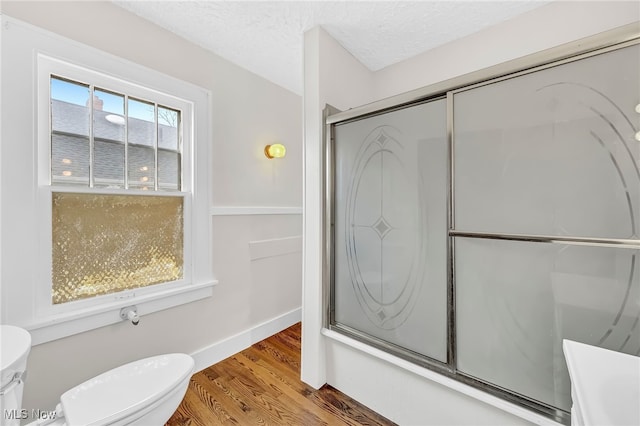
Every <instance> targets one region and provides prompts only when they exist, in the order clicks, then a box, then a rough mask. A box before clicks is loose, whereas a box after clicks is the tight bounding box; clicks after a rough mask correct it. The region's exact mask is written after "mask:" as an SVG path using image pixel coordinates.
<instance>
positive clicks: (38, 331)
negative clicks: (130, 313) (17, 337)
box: [24, 281, 218, 345]
mask: <svg viewBox="0 0 640 426" xmlns="http://www.w3.org/2000/svg"><path fill="white" fill-rule="evenodd" d="M217 283H218V282H217V281H211V282H206V283H201V284H192V285H188V286H184V287H180V288H173V289H168V290H164V291H159V292H155V293H152V294H147V295H143V296H138V297H136V298H130V299H125V300H120V301H116V302H111V303H106V304H103V305H100V306H94V307H91V308H87V309H82V310H78V311H74V312H69V313H65V314H60V315H55V316H51V317H47V318H45V319H42V320H40V321H37V322H33V323H30V324H26V325H25V326H24V328H26V329H27V330H28V331H29V332H30V333H31V339H32V345H39V344H41V343H46V342H50V341H52V340H57V339H61V338H63V337H67V336H71V335H74V334H78V333H82V332H85V331H89V330H93V329H96V328H99V327H104V326H107V325H111V324H115V323H118V322H121V321H122V319H121V318H120V309H121V308H124V307H126V306H131V305H135V306H136V307H137V309H138V315H139V316H140V317H141V321H144V315H147V314H150V313H153V312H157V311H161V310H164V309H169V308H173V307H175V306H178V305H183V304H185V303H190V302H195V301H196V300H200V299H205V298H207V297H210V296H211V295H212V294H213V286H215V285H216V284H217Z"/></svg>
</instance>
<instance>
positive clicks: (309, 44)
mask: <svg viewBox="0 0 640 426" xmlns="http://www.w3.org/2000/svg"><path fill="white" fill-rule="evenodd" d="M371 101H373V77H372V73H371V72H370V71H369V70H368V69H367V68H366V67H365V66H364V65H362V64H361V63H360V62H358V61H357V60H356V59H355V58H354V57H353V56H351V55H350V54H349V53H348V52H347V51H345V50H344V49H343V48H342V47H341V46H340V45H339V44H338V43H337V42H336V41H335V40H334V39H333V38H331V37H330V36H329V35H328V34H327V33H326V32H325V31H324V30H323V29H321V28H319V27H316V28H313V29H311V30H309V31H308V32H307V33H306V34H305V37H304V126H305V127H304V150H305V156H304V166H305V167H304V177H305V192H304V212H305V214H304V225H303V226H304V265H303V271H304V272H303V273H304V289H303V302H302V305H303V314H302V315H303V321H302V367H301V370H302V371H301V375H302V380H303V381H305V382H307V383H308V384H310V385H311V386H314V387H316V388H319V387H320V386H322V385H323V384H325V383H326V375H325V365H326V363H325V359H324V353H325V351H324V340H323V339H322V336H321V335H320V329H321V328H322V324H323V322H322V321H323V309H322V300H323V298H324V292H323V288H322V274H323V270H322V262H321V258H322V250H323V247H322V205H323V204H322V178H321V177H322V145H323V144H322V141H321V136H322V111H323V109H324V108H325V105H326V104H327V103H330V104H331V105H332V106H333V107H335V108H338V109H339V110H346V109H349V108H352V107H355V106H358V105H361V104H363V103H368V102H371Z"/></svg>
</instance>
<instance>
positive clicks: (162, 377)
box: [60, 354, 194, 425]
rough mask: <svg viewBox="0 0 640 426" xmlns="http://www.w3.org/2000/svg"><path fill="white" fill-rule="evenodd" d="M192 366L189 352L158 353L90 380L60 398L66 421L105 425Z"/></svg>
mask: <svg viewBox="0 0 640 426" xmlns="http://www.w3.org/2000/svg"><path fill="white" fill-rule="evenodd" d="M193 365H194V362H193V358H191V357H190V356H189V355H185V354H168V355H159V356H155V357H151V358H145V359H141V360H139V361H134V362H132V363H129V364H126V365H123V366H120V367H117V368H114V369H113V370H110V371H107V372H106V373H103V374H101V375H99V376H96V377H94V378H92V379H90V380H87V381H86V382H84V383H82V384H80V385H78V386H76V387H74V388H73V389H70V390H68V391H67V392H65V393H64V394H63V395H62V396H61V397H60V403H61V405H62V410H63V411H64V416H65V418H66V419H67V424H69V425H95V424H100V425H104V424H110V423H113V422H116V421H118V420H119V419H122V418H125V417H128V416H130V415H131V414H133V413H135V412H136V411H139V410H141V409H143V408H145V407H147V406H149V405H151V404H153V403H154V402H156V401H157V400H159V399H160V398H162V397H163V396H165V395H166V394H167V393H169V392H171V391H172V390H173V389H174V388H175V387H176V386H178V385H179V384H180V383H181V382H183V381H184V380H185V379H186V378H188V377H190V376H191V374H192V372H193Z"/></svg>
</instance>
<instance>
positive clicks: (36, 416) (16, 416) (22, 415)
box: [3, 408, 56, 420]
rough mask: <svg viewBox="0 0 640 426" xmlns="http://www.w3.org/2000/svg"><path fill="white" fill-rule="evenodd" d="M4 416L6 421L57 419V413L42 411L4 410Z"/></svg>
mask: <svg viewBox="0 0 640 426" xmlns="http://www.w3.org/2000/svg"><path fill="white" fill-rule="evenodd" d="M3 416H4V419H5V420H27V419H33V420H53V419H55V418H56V411H55V410H53V411H47V410H40V409H35V408H34V409H32V410H26V409H22V410H18V409H13V410H4V412H3Z"/></svg>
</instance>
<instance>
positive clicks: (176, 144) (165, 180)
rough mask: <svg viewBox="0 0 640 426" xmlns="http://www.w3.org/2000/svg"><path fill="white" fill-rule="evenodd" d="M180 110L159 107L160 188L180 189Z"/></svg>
mask: <svg viewBox="0 0 640 426" xmlns="http://www.w3.org/2000/svg"><path fill="white" fill-rule="evenodd" d="M179 132H180V111H176V110H173V109H169V108H165V107H158V188H159V189H163V190H174V191H175V190H180V189H181V188H180V177H181V176H180V175H181V170H180V169H181V161H182V158H181V157H182V156H181V154H180V153H181V146H180V133H179Z"/></svg>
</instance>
